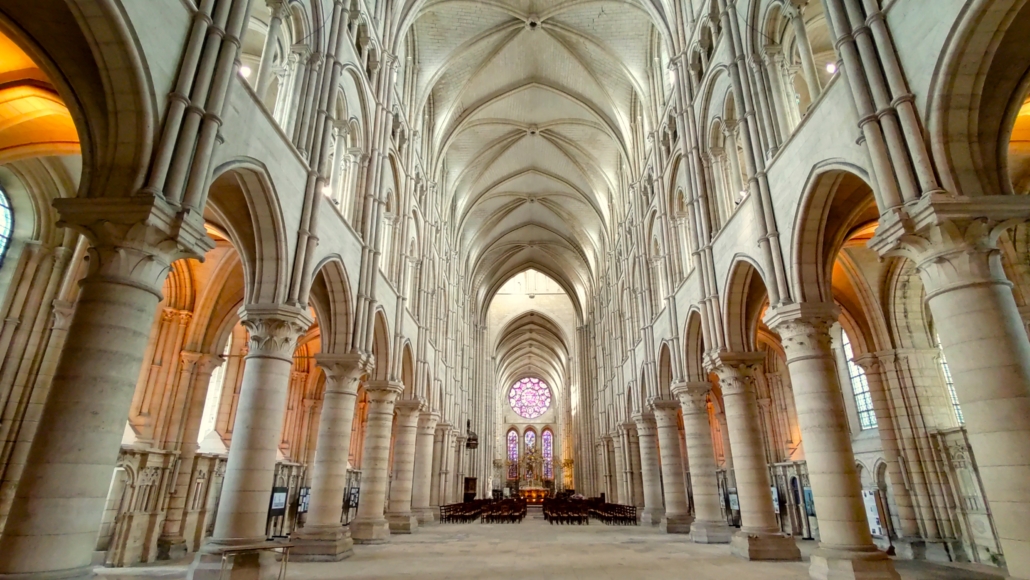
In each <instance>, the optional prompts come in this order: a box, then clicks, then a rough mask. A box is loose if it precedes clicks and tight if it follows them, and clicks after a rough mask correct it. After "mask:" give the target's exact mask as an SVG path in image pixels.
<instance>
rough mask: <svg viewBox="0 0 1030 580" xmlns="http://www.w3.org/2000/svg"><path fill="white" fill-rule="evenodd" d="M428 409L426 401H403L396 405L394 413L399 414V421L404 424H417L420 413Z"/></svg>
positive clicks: (420, 399)
mask: <svg viewBox="0 0 1030 580" xmlns="http://www.w3.org/2000/svg"><path fill="white" fill-rule="evenodd" d="M425 407H426V402H425V400H424V399H422V398H419V397H416V398H414V399H401V400H400V401H397V403H396V404H395V405H394V412H395V413H397V420H398V421H399V422H402V423H409V424H411V423H416V422H417V421H418V416H419V413H421V412H422V410H423V409H425Z"/></svg>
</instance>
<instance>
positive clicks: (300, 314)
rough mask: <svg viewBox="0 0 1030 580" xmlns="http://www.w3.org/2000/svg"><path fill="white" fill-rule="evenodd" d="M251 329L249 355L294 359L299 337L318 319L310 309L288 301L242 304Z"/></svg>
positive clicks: (245, 321) (244, 322)
mask: <svg viewBox="0 0 1030 580" xmlns="http://www.w3.org/2000/svg"><path fill="white" fill-rule="evenodd" d="M239 315H240V324H242V325H243V327H244V328H246V329H247V332H248V333H249V338H248V340H247V346H248V353H247V358H251V357H267V358H277V359H280V360H284V361H288V362H290V363H292V362H293V352H294V350H295V349H296V347H297V339H298V338H300V335H301V334H303V333H304V332H306V331H307V330H308V328H310V327H311V324H312V323H313V322H314V320H313V319H312V318H311V315H310V314H308V312H307V310H303V309H300V308H297V307H294V306H286V305H284V304H253V305H247V306H244V307H242V308H240V311H239Z"/></svg>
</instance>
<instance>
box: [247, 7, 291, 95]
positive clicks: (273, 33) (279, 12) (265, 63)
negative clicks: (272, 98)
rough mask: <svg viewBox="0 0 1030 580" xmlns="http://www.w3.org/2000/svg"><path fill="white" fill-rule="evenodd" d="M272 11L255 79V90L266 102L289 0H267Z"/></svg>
mask: <svg viewBox="0 0 1030 580" xmlns="http://www.w3.org/2000/svg"><path fill="white" fill-rule="evenodd" d="M265 2H266V3H267V4H268V9H269V11H270V13H271V18H270V19H269V22H268V34H267V35H265V45H264V47H263V48H262V49H261V63H260V64H259V65H258V70H257V78H255V79H254V92H255V93H257V96H258V100H260V101H261V102H262V103H263V102H265V93H266V92H268V84H269V83H270V82H271V81H272V58H273V57H274V56H275V46H276V44H277V41H278V39H279V32H280V30H281V29H282V25H283V17H284V16H286V11H287V10H289V2H287V1H286V0H265Z"/></svg>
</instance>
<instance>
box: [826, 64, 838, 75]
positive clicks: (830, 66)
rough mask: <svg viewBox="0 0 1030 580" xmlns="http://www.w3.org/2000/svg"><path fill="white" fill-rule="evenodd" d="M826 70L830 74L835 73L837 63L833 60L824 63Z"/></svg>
mask: <svg viewBox="0 0 1030 580" xmlns="http://www.w3.org/2000/svg"><path fill="white" fill-rule="evenodd" d="M826 72H828V73H830V74H831V75H832V74H836V72H837V63H835V62H828V63H826Z"/></svg>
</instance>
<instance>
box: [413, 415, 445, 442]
mask: <svg viewBox="0 0 1030 580" xmlns="http://www.w3.org/2000/svg"><path fill="white" fill-rule="evenodd" d="M439 420H440V413H437V412H436V411H425V410H424V411H422V412H421V413H420V414H419V416H418V427H417V429H418V431H417V433H418V435H424V436H427V437H431V436H433V434H434V433H436V424H437V422H438V421H439Z"/></svg>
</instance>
